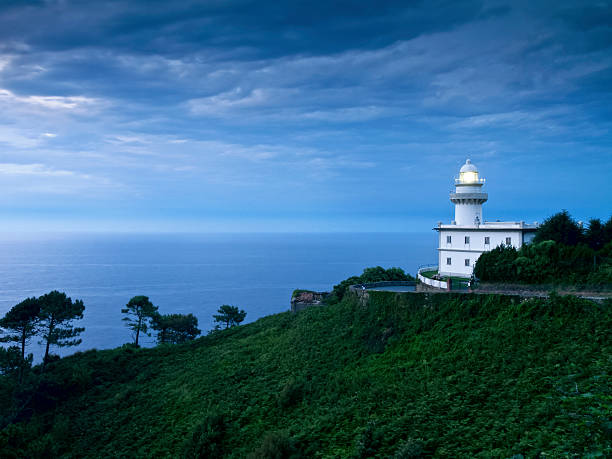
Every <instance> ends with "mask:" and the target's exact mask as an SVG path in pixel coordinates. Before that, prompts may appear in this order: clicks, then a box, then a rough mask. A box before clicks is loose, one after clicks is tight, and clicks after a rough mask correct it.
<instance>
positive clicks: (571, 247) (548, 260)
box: [474, 211, 612, 289]
mask: <svg viewBox="0 0 612 459" xmlns="http://www.w3.org/2000/svg"><path fill="white" fill-rule="evenodd" d="M474 275H475V276H476V277H478V278H479V279H480V280H481V281H484V282H518V283H529V284H543V283H547V284H562V285H568V284H571V285H575V286H578V287H583V288H598V289H601V288H604V289H608V288H611V287H612V218H611V219H610V220H608V222H607V223H605V224H602V223H601V221H600V220H597V219H594V220H591V221H590V223H589V226H588V228H587V229H586V230H585V229H583V228H581V227H580V226H579V225H578V224H577V223H576V222H575V221H574V220H572V218H571V217H570V216H569V214H568V213H567V212H566V211H563V212H560V213H558V214H556V215H553V216H552V217H550V218H549V219H547V220H546V221H545V222H544V223H543V224H542V226H541V227H540V228H539V229H538V232H537V233H536V236H535V238H534V241H533V243H531V244H525V245H524V246H522V247H521V248H520V249H519V250H516V249H515V248H514V247H511V246H499V247H497V248H495V249H493V250H491V251H490V252H485V253H483V254H482V255H481V256H480V257H479V258H478V261H477V262H476V266H475V268H474Z"/></svg>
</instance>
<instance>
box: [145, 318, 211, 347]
mask: <svg viewBox="0 0 612 459" xmlns="http://www.w3.org/2000/svg"><path fill="white" fill-rule="evenodd" d="M152 328H153V329H154V330H157V342H158V343H159V344H179V343H184V342H186V341H190V340H192V339H195V338H196V337H197V336H198V335H199V334H200V330H199V329H198V319H197V317H195V316H194V315H193V314H163V315H162V314H155V315H154V316H153V320H152Z"/></svg>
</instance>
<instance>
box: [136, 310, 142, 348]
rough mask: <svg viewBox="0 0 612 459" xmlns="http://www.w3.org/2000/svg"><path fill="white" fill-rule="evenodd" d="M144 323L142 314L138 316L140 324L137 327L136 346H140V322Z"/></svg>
mask: <svg viewBox="0 0 612 459" xmlns="http://www.w3.org/2000/svg"><path fill="white" fill-rule="evenodd" d="M141 323H142V316H138V326H137V327H136V343H135V344H136V346H138V335H140V324H141Z"/></svg>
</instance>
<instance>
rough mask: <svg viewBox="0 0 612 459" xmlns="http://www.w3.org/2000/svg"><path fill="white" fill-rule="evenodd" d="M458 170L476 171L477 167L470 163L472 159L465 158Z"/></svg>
mask: <svg viewBox="0 0 612 459" xmlns="http://www.w3.org/2000/svg"><path fill="white" fill-rule="evenodd" d="M459 172H478V169H477V168H476V166H474V165H473V164H472V161H470V160H469V159H467V160H466V161H465V164H464V165H463V166H461V170H460V171H459Z"/></svg>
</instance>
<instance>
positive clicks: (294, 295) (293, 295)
mask: <svg viewBox="0 0 612 459" xmlns="http://www.w3.org/2000/svg"><path fill="white" fill-rule="evenodd" d="M302 293H313V294H314V293H317V292H315V291H314V290H306V289H303V288H296V289H295V290H294V291H293V292H292V293H291V299H293V298H297V297H298V296H300V295H301V294H302Z"/></svg>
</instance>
